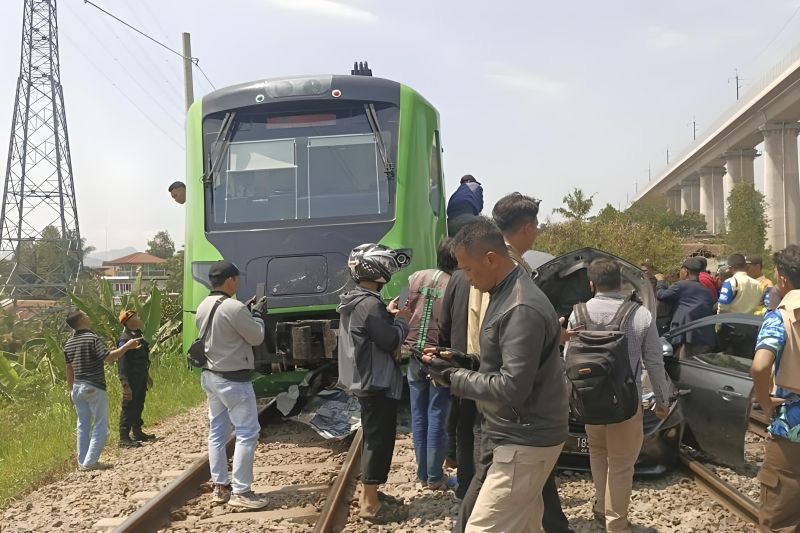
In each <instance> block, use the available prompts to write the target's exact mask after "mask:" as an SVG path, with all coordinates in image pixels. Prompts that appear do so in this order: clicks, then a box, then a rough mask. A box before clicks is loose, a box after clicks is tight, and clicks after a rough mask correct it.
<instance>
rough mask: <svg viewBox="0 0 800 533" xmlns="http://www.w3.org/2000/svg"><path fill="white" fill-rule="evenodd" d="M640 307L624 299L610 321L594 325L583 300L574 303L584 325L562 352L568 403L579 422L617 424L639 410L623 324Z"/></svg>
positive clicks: (637, 392) (577, 314)
mask: <svg viewBox="0 0 800 533" xmlns="http://www.w3.org/2000/svg"><path fill="white" fill-rule="evenodd" d="M638 307H639V305H638V304H636V303H634V302H631V301H626V302H625V303H623V304H622V305H621V306H620V307H619V309H618V310H617V312H616V314H615V315H614V318H612V319H611V322H610V323H608V324H606V325H603V324H595V323H593V322H592V321H591V320H590V319H589V312H588V310H587V308H586V304H585V303H580V304H578V305H576V306H575V315H576V318H577V320H578V324H582V325H584V326H586V329H584V330H580V331H578V332H577V333H576V335H575V336H574V337H573V338H572V339H571V340H570V341H569V345H568V346H567V350H566V352H565V353H564V362H565V367H566V373H567V379H568V380H569V382H570V385H571V391H570V398H569V405H570V410H571V411H572V413H573V416H574V417H575V418H576V419H577V421H578V422H580V423H582V424H596V425H603V424H616V423H618V422H622V421H625V420H628V419H629V418H631V417H632V416H633V415H635V414H636V412H637V411H638V409H639V404H640V403H641V398H639V391H638V388H637V387H636V381H635V379H634V374H633V371H632V370H631V364H630V357H629V355H628V340H627V338H626V337H625V333H624V332H623V330H622V327H623V325H624V324H625V322H626V321H627V320H628V318H630V317H631V315H632V314H633V313H634V312H635V311H636V309H637V308H638Z"/></svg>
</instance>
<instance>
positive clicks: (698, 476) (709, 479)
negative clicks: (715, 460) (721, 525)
mask: <svg viewBox="0 0 800 533" xmlns="http://www.w3.org/2000/svg"><path fill="white" fill-rule="evenodd" d="M681 462H682V463H683V465H684V466H685V467H686V468H687V469H688V470H689V471H690V472H691V473H692V475H693V476H694V479H695V481H696V482H697V484H698V485H700V487H701V488H703V489H704V490H706V491H707V492H708V493H710V494H711V496H712V497H713V498H714V499H716V500H717V501H718V502H719V503H721V504H722V505H724V506H725V507H727V508H728V509H730V510H731V511H733V512H734V513H736V514H737V515H739V516H740V517H741V518H743V519H744V520H746V521H748V522H750V523H752V524H757V523H758V505H757V504H756V503H755V502H754V501H753V500H751V499H750V498H748V497H747V496H744V495H742V494H741V493H740V492H739V491H738V490H736V489H735V488H734V487H733V486H732V485H731V484H730V483H728V482H727V481H725V480H724V479H722V478H721V477H719V476H718V475H716V474H715V473H714V472H712V471H711V470H709V469H708V468H707V467H706V466H704V465H703V464H702V463H701V462H699V461H696V460H695V459H692V458H691V457H688V456H687V455H685V454H681Z"/></svg>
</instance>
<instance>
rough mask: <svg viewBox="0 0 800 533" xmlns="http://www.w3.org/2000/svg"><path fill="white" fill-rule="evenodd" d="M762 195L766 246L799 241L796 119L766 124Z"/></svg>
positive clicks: (799, 205)
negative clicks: (765, 207)
mask: <svg viewBox="0 0 800 533" xmlns="http://www.w3.org/2000/svg"><path fill="white" fill-rule="evenodd" d="M759 129H760V130H761V133H762V134H763V135H764V196H765V197H766V201H767V218H768V219H769V221H770V223H769V227H768V228H767V246H771V247H772V249H773V250H780V249H782V248H784V247H785V246H786V245H788V244H798V242H800V176H799V175H798V160H797V134H798V132H800V124H798V123H797V122H789V123H779V124H771V123H770V124H765V125H764V126H762V127H761V128H759Z"/></svg>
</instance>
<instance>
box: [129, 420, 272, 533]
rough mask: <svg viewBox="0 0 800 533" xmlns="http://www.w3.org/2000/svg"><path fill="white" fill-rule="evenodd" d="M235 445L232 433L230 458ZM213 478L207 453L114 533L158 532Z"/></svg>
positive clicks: (229, 450)
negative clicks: (173, 514) (174, 512)
mask: <svg viewBox="0 0 800 533" xmlns="http://www.w3.org/2000/svg"><path fill="white" fill-rule="evenodd" d="M267 408H268V406H264V407H261V408H260V409H259V411H258V416H259V418H260V417H261V416H262V415H263V414H264V413H265V412H266V410H267ZM235 445H236V436H235V435H231V436H230V437H229V438H228V441H227V442H226V443H225V450H226V453H227V455H228V457H231V456H232V455H233V450H234V447H235ZM210 478H211V473H210V468H209V463H208V455H206V456H205V457H201V458H200V459H197V460H196V461H195V462H193V463H192V464H191V465H190V466H189V468H187V469H186V470H185V471H184V472H183V474H181V475H180V476H178V477H177V478H176V479H174V480H173V481H172V482H171V483H170V484H169V485H167V486H166V487H164V488H163V489H162V490H161V491H159V493H158V495H156V496H154V497H153V498H151V499H150V500H148V502H147V503H145V504H144V505H143V506H141V507H140V508H139V509H137V510H136V512H135V513H133V514H132V515H130V516H129V517H128V518H127V519H126V520H125V521H124V522H123V523H122V524H120V525H119V526H118V527H117V528H116V529H115V530H114V533H149V532H151V531H152V532H155V531H158V529H159V528H161V527H162V526H164V524H167V523H169V521H170V514H171V513H172V510H173V509H176V508H179V507H181V506H183V505H184V504H185V503H186V502H187V501H189V500H190V499H191V498H192V497H193V496H195V495H196V494H197V489H198V488H199V487H200V485H201V484H203V482H205V481H207V480H208V479H210Z"/></svg>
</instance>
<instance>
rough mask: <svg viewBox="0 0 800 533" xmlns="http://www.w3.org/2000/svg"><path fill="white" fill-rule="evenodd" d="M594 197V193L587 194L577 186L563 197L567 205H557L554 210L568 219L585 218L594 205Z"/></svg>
mask: <svg viewBox="0 0 800 533" xmlns="http://www.w3.org/2000/svg"><path fill="white" fill-rule="evenodd" d="M594 197H595V195H594V194H593V195H591V196H586V193H584V192H583V190H582V189H578V188H577V187H576V188H575V189H573V191H572V192H571V193H569V194H567V195H566V196H565V197H564V198H562V199H561V201H562V202H564V205H565V206H566V207H557V208H555V209H553V212H554V213H558V214H559V215H561V216H563V217H564V218H566V219H567V220H585V219H586V216H587V215H588V214H589V211H591V210H592V206H593V205H594Z"/></svg>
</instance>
